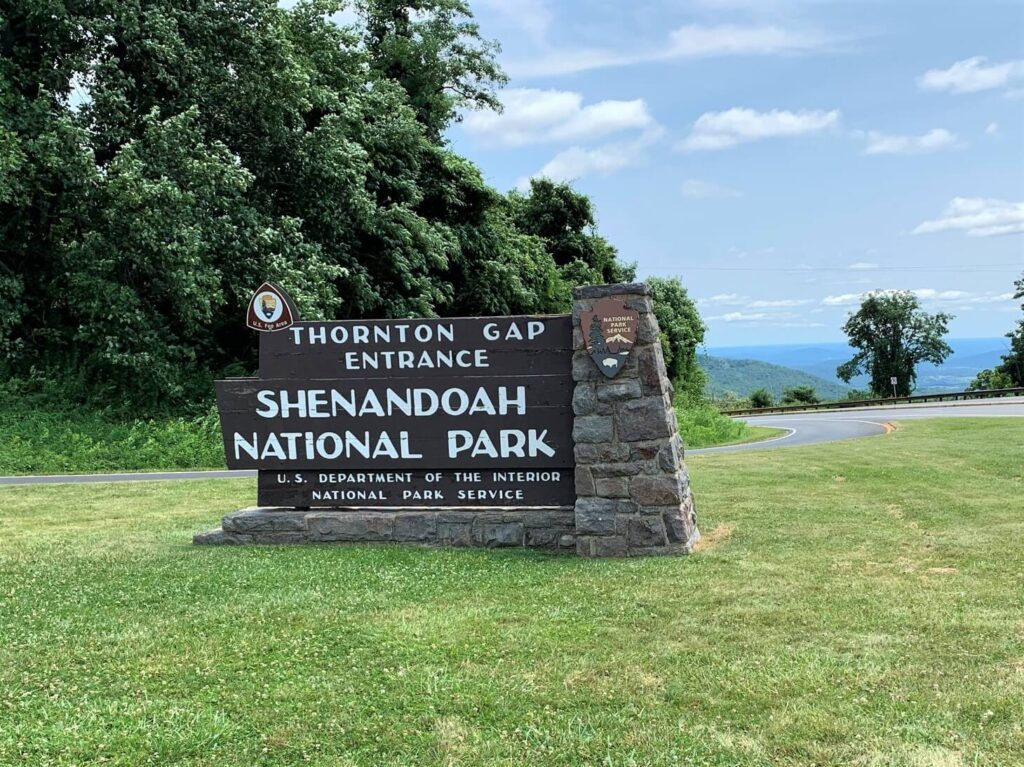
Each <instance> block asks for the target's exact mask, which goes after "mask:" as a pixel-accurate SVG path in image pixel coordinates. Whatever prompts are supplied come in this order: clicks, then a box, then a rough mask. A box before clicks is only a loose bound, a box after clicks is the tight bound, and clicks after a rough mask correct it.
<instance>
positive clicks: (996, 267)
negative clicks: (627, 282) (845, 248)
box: [646, 263, 1024, 274]
mask: <svg viewBox="0 0 1024 767" xmlns="http://www.w3.org/2000/svg"><path fill="white" fill-rule="evenodd" d="M1008 268H1015V269H1024V263H1021V264H971V265H969V266H968V265H964V266H922V265H914V266H877V267H872V268H870V269H866V268H865V269H851V268H849V267H847V266H678V267H659V268H657V269H647V270H646V271H648V272H846V273H849V274H870V273H871V272H953V273H956V272H972V273H975V272H1001V271H1003V270H1005V269H1008Z"/></svg>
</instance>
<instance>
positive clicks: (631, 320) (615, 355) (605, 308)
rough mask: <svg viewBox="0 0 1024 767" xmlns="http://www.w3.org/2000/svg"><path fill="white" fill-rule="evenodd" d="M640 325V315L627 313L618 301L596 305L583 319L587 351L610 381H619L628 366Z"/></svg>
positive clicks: (613, 300)
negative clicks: (623, 370)
mask: <svg viewBox="0 0 1024 767" xmlns="http://www.w3.org/2000/svg"><path fill="white" fill-rule="evenodd" d="M639 325H640V313H639V312H638V311H636V310H635V309H627V308H626V305H625V304H624V303H623V302H622V301H621V300H619V299H617V298H602V299H601V300H599V301H596V302H594V308H593V309H592V310H591V311H589V312H583V314H582V315H581V316H580V330H582V331H583V338H584V339H586V345H587V351H588V352H590V357H591V359H593V360H594V364H596V365H597V369H598V370H600V371H601V372H602V373H604V375H605V376H607V377H608V378H615V376H617V375H618V374H619V373H620V372H622V369H623V368H624V367H625V366H626V360H627V359H629V353H630V352H631V351H633V345H634V344H635V343H636V333H637V328H638V327H639Z"/></svg>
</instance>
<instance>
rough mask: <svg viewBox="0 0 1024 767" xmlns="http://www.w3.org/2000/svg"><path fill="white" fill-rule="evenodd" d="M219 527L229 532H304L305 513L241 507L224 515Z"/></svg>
mask: <svg viewBox="0 0 1024 767" xmlns="http://www.w3.org/2000/svg"><path fill="white" fill-rule="evenodd" d="M221 527H222V528H223V529H224V531H225V532H229V533H262V532H279V533H289V532H292V533H294V532H301V533H305V532H306V513H305V512H303V511H294V510H288V511H283V510H280V509H262V508H252V509H243V510H242V511H236V512H235V513H234V514H228V515H227V516H226V517H224V519H222V520H221Z"/></svg>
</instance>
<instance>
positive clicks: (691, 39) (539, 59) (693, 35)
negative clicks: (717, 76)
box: [504, 24, 832, 77]
mask: <svg viewBox="0 0 1024 767" xmlns="http://www.w3.org/2000/svg"><path fill="white" fill-rule="evenodd" d="M831 44H832V41H831V40H830V39H829V38H828V37H826V36H825V35H823V34H821V33H819V32H815V31H800V30H795V29H785V28H783V27H778V26H770V25H769V26H739V25H733V24H724V25H718V26H708V25H700V24H687V25H685V26H682V27H679V28H678V29H675V30H673V31H672V32H670V33H669V38H668V40H667V41H666V42H664V43H662V44H660V45H657V44H656V45H652V46H649V47H647V48H646V49H644V50H634V51H619V50H613V49H608V48H583V49H568V50H566V49H556V50H553V51H551V52H548V53H545V54H541V55H537V56H533V57H531V58H529V59H520V60H515V61H506V62H504V64H505V68H506V69H507V70H508V72H509V73H510V74H511V75H512V76H513V77H547V76H552V75H566V74H572V73H575V72H585V71H588V70H593V69H603V68H606V67H621V66H631V65H634V64H643V63H650V62H658V61H671V60H674V59H686V58H706V57H711V56H739V55H746V56H750V55H774V54H795V53H810V52H813V51H817V50H822V49H825V48H827V47H829V46H830V45H831Z"/></svg>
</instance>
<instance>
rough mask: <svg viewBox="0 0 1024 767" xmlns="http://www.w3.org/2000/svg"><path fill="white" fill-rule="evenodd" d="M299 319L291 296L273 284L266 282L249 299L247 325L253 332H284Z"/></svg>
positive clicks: (246, 316)
mask: <svg viewBox="0 0 1024 767" xmlns="http://www.w3.org/2000/svg"><path fill="white" fill-rule="evenodd" d="M298 319H299V312H298V310H297V309H296V308H295V304H294V303H293V302H292V299H291V296H289V295H288V294H287V293H285V292H284V291H283V290H281V288H279V287H277V285H274V284H273V283H272V282H264V283H263V284H262V285H260V286H259V287H258V288H256V292H255V293H253V294H252V298H251V299H249V310H248V312H246V315H245V324H246V325H247V326H248V327H250V328H252V329H253V330H259V331H260V332H263V333H267V332H271V331H274V330H284V329H285V328H286V327H288V326H289V325H291V324H293V323H294V322H297V321H298Z"/></svg>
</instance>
